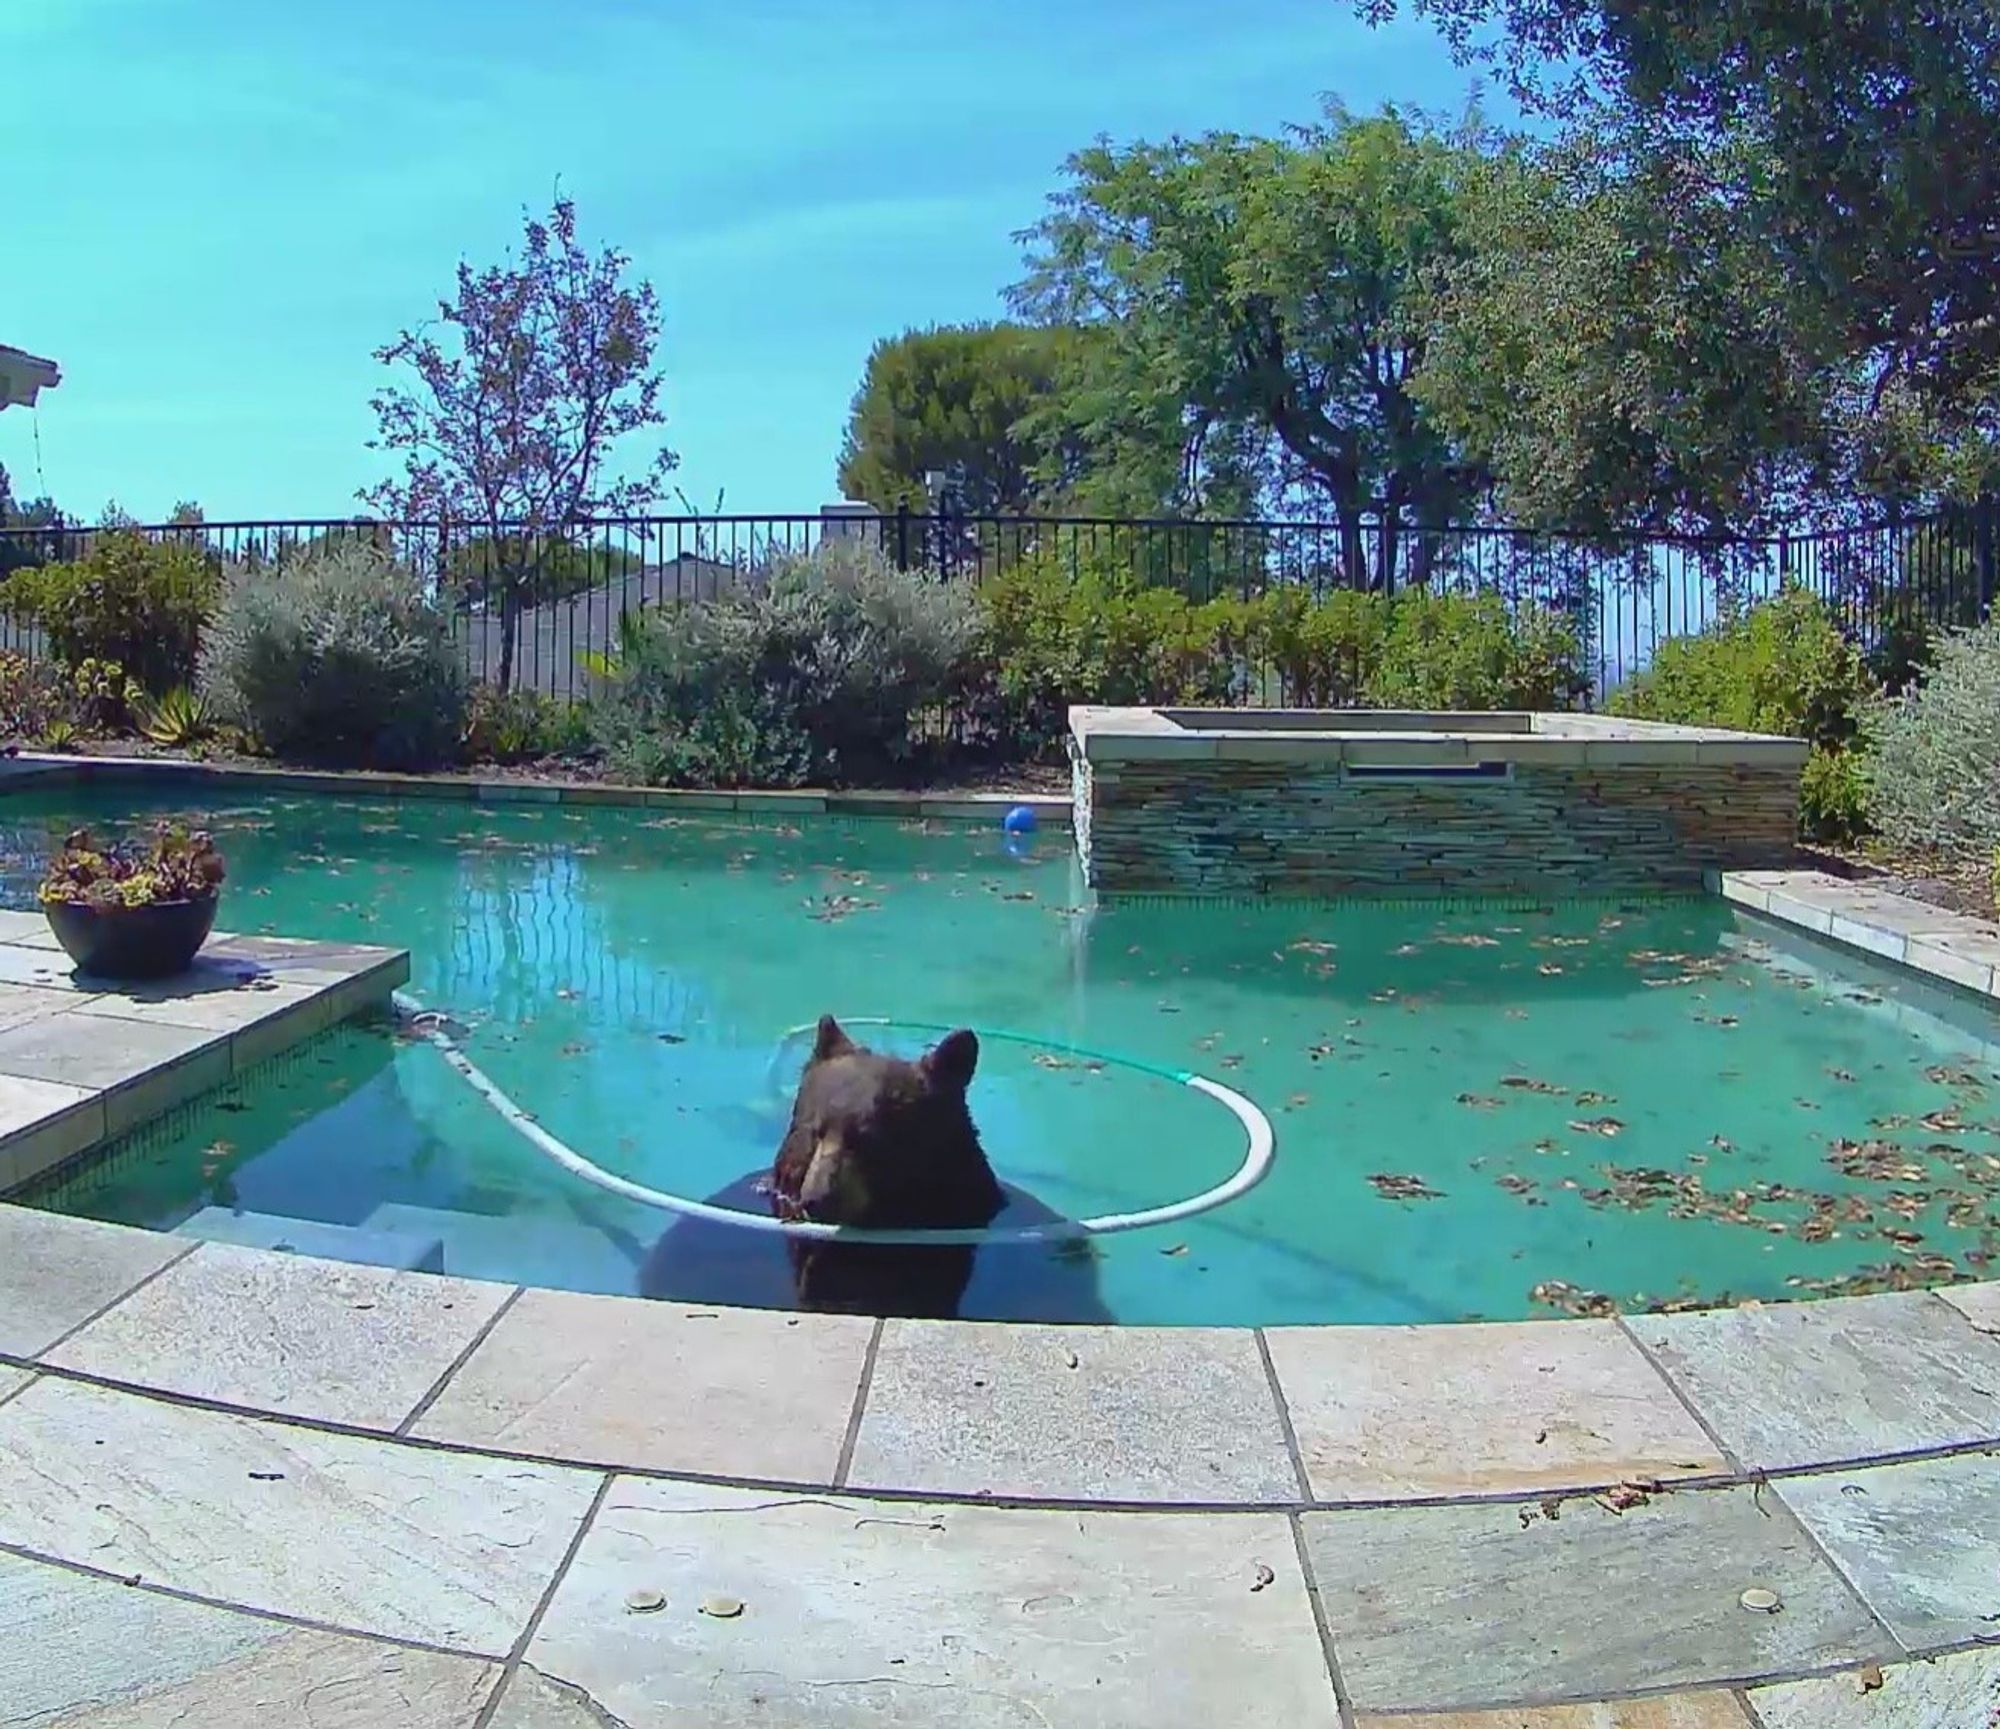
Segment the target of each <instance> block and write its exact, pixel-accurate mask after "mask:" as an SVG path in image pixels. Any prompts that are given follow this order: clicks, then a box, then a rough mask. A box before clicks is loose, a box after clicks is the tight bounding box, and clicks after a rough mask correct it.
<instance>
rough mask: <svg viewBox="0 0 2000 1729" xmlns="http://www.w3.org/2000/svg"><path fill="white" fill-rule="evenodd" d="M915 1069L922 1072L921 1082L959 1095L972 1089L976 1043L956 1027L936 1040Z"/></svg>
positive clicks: (976, 1052) (976, 1058)
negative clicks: (954, 1089) (955, 1090)
mask: <svg viewBox="0 0 2000 1729" xmlns="http://www.w3.org/2000/svg"><path fill="white" fill-rule="evenodd" d="M917 1066H918V1067H919V1068H920V1069H922V1070H923V1072H924V1079H925V1080H927V1081H933V1082H935V1083H936V1084H937V1085H939V1086H941V1087H953V1088H956V1089H957V1090H958V1091H959V1092H961V1093H962V1092H964V1091H965V1089H966V1088H967V1087H969V1086H971V1085H972V1071H973V1070H974V1069H976V1068H977V1067H978V1066H979V1040H978V1039H977V1038H976V1037H974V1036H973V1034H972V1032H971V1030H970V1029H969V1028H966V1027H960V1028H959V1029H958V1031H957V1032H955V1033H946V1034H945V1036H944V1037H943V1038H941V1039H939V1040H938V1042H937V1045H936V1046H935V1048H933V1049H931V1050H928V1051H926V1052H925V1053H924V1058H923V1061H922V1062H920V1063H919V1064H918V1065H917Z"/></svg>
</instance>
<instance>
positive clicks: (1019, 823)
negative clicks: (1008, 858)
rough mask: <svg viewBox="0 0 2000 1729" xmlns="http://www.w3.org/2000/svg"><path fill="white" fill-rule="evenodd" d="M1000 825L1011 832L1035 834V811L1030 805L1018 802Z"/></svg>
mask: <svg viewBox="0 0 2000 1729" xmlns="http://www.w3.org/2000/svg"><path fill="white" fill-rule="evenodd" d="M1000 826H1001V827H1002V828H1003V829H1005V830H1006V831H1007V832H1008V833H1009V834H1033V833H1034V832H1035V813H1034V811H1033V809H1032V808H1031V807H1030V806H1028V805H1024V804H1017V805H1016V806H1015V807H1014V808H1013V809H1012V810H1010V811H1009V812H1008V813H1007V816H1006V820H1005V821H1003V822H1002V823H1001V825H1000Z"/></svg>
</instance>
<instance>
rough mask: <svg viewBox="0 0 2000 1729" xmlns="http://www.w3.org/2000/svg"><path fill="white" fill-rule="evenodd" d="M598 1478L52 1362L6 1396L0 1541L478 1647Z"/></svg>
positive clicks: (515, 1608)
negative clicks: (159, 1389) (206, 1402)
mask: <svg viewBox="0 0 2000 1729" xmlns="http://www.w3.org/2000/svg"><path fill="white" fill-rule="evenodd" d="M598 1482H599V1479H598V1478H597V1477H595V1476H594V1475H592V1474H590V1473H588V1472H583V1471H570V1470H564V1469H561V1468H558V1467H555V1466H547V1465H528V1464H523V1463H521V1462H520V1461H518V1460H502V1459H482V1458H480V1457H478V1456H476V1455H471V1454H455V1453H445V1452H439V1451H435V1450H430V1449H424V1448H417V1447H408V1446H399V1445H397V1444H395V1443H393V1442H389V1441H383V1440H371V1439H368V1438H365V1437H361V1436H356V1435H336V1434H330V1433H328V1432H326V1431H324V1430H317V1429H310V1428H305V1427H302V1426H300V1425H297V1424H287V1423H270V1422H260V1421H256V1420H253V1419H251V1418H247V1417H234V1416H226V1415H222V1414H219V1413H216V1412H210V1411H198V1410H193V1409H190V1408H188V1407H186V1406H178V1405H170V1404H164V1403H162V1402H161V1401H159V1400H157V1399H150V1398H146V1397H144V1396H142V1395H139V1394H136V1393H121V1392H114V1391H111V1390H109V1389H106V1388H103V1387H94V1386H90V1385H88V1384H86V1383H83V1382H77V1381H63V1380H59V1379H55V1378H52V1377H50V1376H47V1375H44V1376H42V1377H41V1378H40V1379H39V1380H38V1381H36V1383H35V1384H34V1385H33V1386H32V1387H30V1388H29V1389H28V1390H27V1391H26V1392H25V1393H21V1394H18V1395H17V1396H16V1397H14V1398H12V1399H9V1400H8V1401H7V1403H6V1404H4V1405H0V1542H7V1543H14V1544H18V1545H20V1546H21V1547H23V1548H28V1549H34V1550H36V1551H38V1552H40V1553H42V1554H46V1555H50V1556H53V1557H55V1558H57V1559H59V1560H66V1561H77V1562H82V1563H85V1564H87V1565H89V1566H92V1567H100V1568H103V1569H104V1570H106V1571H107V1572H111V1573H116V1574H120V1575H128V1576H129V1575H137V1576H138V1577H139V1578H141V1579H143V1580H145V1581H146V1582H147V1583H150V1584H157V1585H163V1586H166V1587H168V1588H169V1589H174V1590H181V1591H188V1592H192V1593H194V1594H196V1595H198V1596H204V1597H212V1598H216V1599H219V1600H221V1601H223V1602H227V1603H240V1604H243V1605H245V1606H247V1607H250V1608H255V1609H265V1610H271V1611H275V1612H277V1613H279V1614H285V1615H296V1616H300V1617H303V1618H306V1619H309V1620H315V1621H321V1622H326V1623H329V1624H331V1625H333V1626H336V1627H342V1628H351V1629H354V1630H356V1631H360V1632H369V1633H379V1634H382V1635H384V1636H385V1637H389V1638H399V1639H411V1640H417V1641H421V1642H422V1643H425V1644H434V1645H446V1646H451V1647H454V1648H457V1649H462V1650H467V1651H471V1652H475V1653H478V1654H482V1655H497V1654H500V1653H504V1652H505V1651H506V1650H508V1648H509V1647H510V1646H511V1645H512V1643H513V1641H514V1640H515V1639H516V1638H517V1637H518V1636H519V1634H520V1632H521V1629H522V1628H523V1627H524V1626H525V1625H526V1623H527V1619H528V1616H529V1614H530V1612H531V1611H532V1610H533V1608H534V1605H535V1603H536V1601H537V1600H538V1598H539V1597H540V1595H541V1593H542V1592H543V1591H545V1590H546V1589H547V1587H548V1584H549V1581H550V1579H551V1578H552V1577H553V1576H554V1574H555V1570H556V1567H557V1565H558V1564H559V1563H560V1561H561V1559H562V1556H563V1554H564V1552H565V1549H566V1547H567V1545H568V1544H569V1543H570V1541H571V1540H572V1539H573V1538H574V1536H575V1535H576V1531H577V1528H578V1526H579V1525H580V1524H581V1523H582V1520H583V1517H584V1514H585V1513H586V1512H587V1511H588V1509H589V1506H590V1501H591V1497H592V1496H593V1495H594V1494H595V1493H596V1490H597V1486H598Z"/></svg>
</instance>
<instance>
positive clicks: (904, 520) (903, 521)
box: [896, 498, 910, 570]
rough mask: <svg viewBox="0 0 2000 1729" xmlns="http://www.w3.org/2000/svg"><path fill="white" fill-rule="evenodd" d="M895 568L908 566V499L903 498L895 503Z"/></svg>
mask: <svg viewBox="0 0 2000 1729" xmlns="http://www.w3.org/2000/svg"><path fill="white" fill-rule="evenodd" d="M896 568H897V569H898V570H908V569H909V568H910V501H909V500H908V499H907V498H905V499H901V500H899V501H898V503H897V505H896Z"/></svg>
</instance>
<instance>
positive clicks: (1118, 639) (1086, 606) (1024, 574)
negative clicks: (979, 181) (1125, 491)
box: [978, 555, 1255, 752]
mask: <svg viewBox="0 0 2000 1729" xmlns="http://www.w3.org/2000/svg"><path fill="white" fill-rule="evenodd" d="M979 608H980V616H981V632H980V660H981V663H982V665H983V666H984V667H985V668H986V671H987V675H988V683H987V686H986V688H985V690H984V691H983V692H982V693H981V695H982V696H983V699H984V700H983V702H981V703H980V704H979V705H978V706H979V708H980V709H981V711H982V712H981V714H980V719H981V722H982V724H983V725H984V727H985V729H986V730H987V731H988V732H989V733H990V734H991V735H992V737H993V739H994V742H996V743H998V744H1000V745H1001V746H1002V747H1003V748H1006V749H1009V750H1015V751H1019V750H1027V751H1029V752H1039V751H1043V750H1049V749H1053V748H1054V747H1055V745H1056V744H1057V742H1058V741H1059V740H1060V739H1061V738H1062V736H1063V732H1064V730H1065V725H1066V716H1067V714H1068V710H1069V708H1070V705H1071V704H1073V703H1105V704H1111V705H1114V706H1116V705H1127V704H1131V705H1147V704H1172V703H1187V704H1198V703H1223V702H1228V701H1230V700H1232V698H1233V697H1234V696H1236V695H1237V694H1238V692H1239V691H1240V688H1241V686H1242V684H1243V681H1244V676H1245V665H1246V656H1247V651H1248V647H1249V639H1250V636H1251V634H1252V632H1253V629H1254V618H1255V615H1254V610H1253V608H1252V606H1250V605H1247V604H1246V603H1245V602H1243V601H1240V600H1236V599H1233V598H1230V597H1223V598H1220V599H1214V600H1207V601H1201V602H1195V601H1191V600H1189V599H1188V598H1187V597H1186V596H1185V595H1184V594H1181V593H1180V592H1179V591H1178V590H1175V589H1171V588H1162V587H1152V586H1148V585H1146V584H1144V583H1142V582H1140V581H1138V580H1136V579H1135V578H1134V577H1133V576H1132V575H1131V574H1130V573H1129V572H1127V571H1125V570H1123V569H1121V568H1118V567H1115V566H1108V565H1105V564H1101V563H1097V562H1093V561H1090V560H1088V559H1086V560H1082V561H1072V560H1068V559H1064V558H1062V557H1059V556H1053V555H1050V556H1043V557H1037V558H1030V559H1026V560H1023V561H1022V562H1021V563H1019V564H1016V565H1013V566H1011V567H1009V568H1008V569H1005V570H1002V571H999V572H996V573H995V574H994V575H992V576H989V577H988V578H987V579H986V580H985V581H984V582H982V583H981V584H980V586H979Z"/></svg>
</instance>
